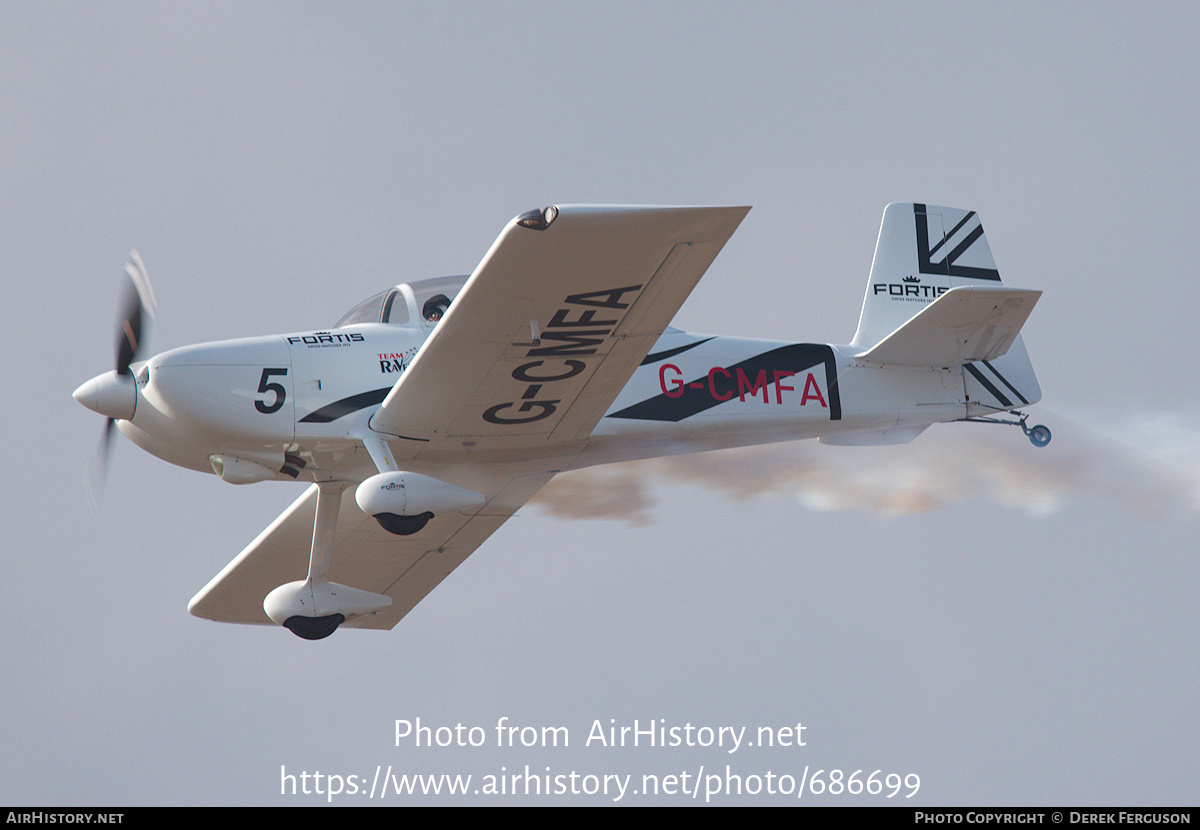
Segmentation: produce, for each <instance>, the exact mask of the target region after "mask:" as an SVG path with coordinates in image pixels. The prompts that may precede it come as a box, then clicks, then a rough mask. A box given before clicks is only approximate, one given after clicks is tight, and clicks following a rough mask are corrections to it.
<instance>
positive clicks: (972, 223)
mask: <svg viewBox="0 0 1200 830" xmlns="http://www.w3.org/2000/svg"><path fill="white" fill-rule="evenodd" d="M1000 285H1001V283H1000V272H999V271H998V270H997V269H996V262H995V260H994V259H992V251H991V248H989V247H988V243H987V237H986V236H985V235H984V233H983V223H982V222H980V220H979V216H978V214H976V213H975V211H972V210H961V209H959V208H948V207H936V206H934V205H923V204H919V203H917V204H914V203H908V202H898V203H895V204H891V205H888V206H887V208H885V209H884V212H883V222H882V224H881V225H880V227H879V240H878V242H876V243H875V259H874V260H873V261H872V263H871V276H870V278H869V279H868V281H867V292H866V296H865V297H864V298H863V306H862V313H861V315H860V316H859V320H858V331H857V332H855V335H854V340H853V341H851V343H850V345H851V346H855V347H857V348H859V349H860V350H862V353H863V356H866V355H867V354H869V353H871V352H872V350H874V349H875V347H876V346H880V344H881V343H882V342H883V341H884V340H886V339H887V338H888V336H889V335H891V334H892V333H893V332H896V331H897V329H900V328H901V327H902V326H904V324H905V323H907V322H908V321H909V320H911V319H912V318H913V317H915V316H916V315H917V314H919V313H920V312H922V311H923V310H925V309H926V308H928V307H929V305H930V304H931V303H933V302H934V301H935V300H937V299H938V298H939V297H941V296H942V295H943V294H945V293H946V292H947V291H949V290H950V289H951V288H958V287H960V286H974V287H976V288H999V287H1000ZM1028 293H1030V294H1033V292H1028ZM1021 322H1023V318H1022V320H1021ZM910 328H911V327H910ZM1016 329H1017V330H1019V329H1020V325H1019V324H1017V325H1016ZM908 333H909V332H906V334H908ZM913 333H914V334H917V333H919V332H913ZM909 345H911V344H909ZM885 350H886V347H881V348H880V350H878V351H877V352H876V354H879V353H882V352H883V351H885ZM1006 351H1007V353H1006V354H1002V355H1001V356H999V357H996V358H994V359H991V360H975V361H972V362H968V363H965V364H964V365H963V380H964V385H965V393H966V396H967V401H968V409H969V413H970V414H979V413H980V412H987V411H995V410H997V409H1016V408H1018V407H1021V406H1026V405H1028V404H1031V403H1034V402H1035V401H1037V400H1038V399H1039V398H1040V397H1041V390H1040V389H1039V387H1038V382H1037V377H1036V376H1035V375H1034V372H1033V365H1032V364H1031V363H1030V362H1029V356H1028V354H1027V353H1026V351H1025V345H1024V343H1023V342H1022V341H1021V337H1020V335H1019V334H1018V335H1016V336H1015V339H1014V340H1013V341H1012V344H1011V346H1010V347H1008V348H1007V349H1006ZM902 362H904V361H902ZM908 362H911V361H908Z"/></svg>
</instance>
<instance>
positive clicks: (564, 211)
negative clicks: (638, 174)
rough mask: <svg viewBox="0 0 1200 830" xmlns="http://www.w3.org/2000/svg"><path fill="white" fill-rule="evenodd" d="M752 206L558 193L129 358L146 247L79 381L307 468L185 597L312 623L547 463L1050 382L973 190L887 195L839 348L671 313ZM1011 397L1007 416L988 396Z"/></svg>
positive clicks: (850, 428) (467, 536)
mask: <svg viewBox="0 0 1200 830" xmlns="http://www.w3.org/2000/svg"><path fill="white" fill-rule="evenodd" d="M748 210H749V208H747V207H596V206H565V205H564V206H559V207H547V208H544V209H542V210H534V211H530V212H528V213H523V214H521V215H520V216H518V217H516V218H515V219H513V220H512V221H511V222H509V224H508V225H507V226H506V227H505V229H504V231H503V233H501V234H500V237H499V238H498V239H497V240H496V241H495V243H494V244H493V245H492V247H491V249H490V250H489V251H488V253H487V255H486V256H485V257H484V258H483V261H482V262H481V263H480V264H479V266H478V267H477V268H476V269H475V272H474V273H473V274H471V275H470V276H469V277H444V278H438V279H429V280H421V281H417V282H411V283H407V284H402V285H397V286H396V287H394V288H391V289H388V290H386V291H384V292H382V293H380V294H377V295H375V296H374V297H371V298H369V299H367V300H365V301H364V302H362V303H360V304H359V305H357V306H355V307H354V308H353V309H351V310H350V311H349V313H347V314H346V315H345V316H344V317H343V318H342V319H341V320H340V321H338V323H337V324H336V325H335V326H334V327H333V328H331V329H329V330H328V331H303V332H298V333H295V334H284V335H271V336H266V337H250V338H245V339H239V340H227V341H222V342H218V343H204V344H200V345H196V346H185V347H183V348H178V349H172V350H170V351H167V352H163V353H162V354H159V355H155V356H153V357H150V358H149V359H143V358H141V351H142V348H141V347H142V341H143V338H142V333H143V330H144V329H145V327H146V324H147V323H148V320H149V317H150V316H151V315H152V313H153V293H152V291H151V289H150V283H149V281H148V279H147V278H146V273H145V269H144V268H143V267H142V264H141V260H140V259H139V258H138V257H137V255H136V253H134V254H133V255H131V257H130V262H129V264H128V265H127V266H126V275H127V276H128V278H129V285H128V287H127V288H126V297H125V300H124V301H123V304H122V313H123V319H122V320H121V322H120V324H119V327H118V328H119V331H118V347H117V366H116V369H115V371H112V372H106V373H104V374H102V375H99V376H97V377H95V378H93V379H92V380H90V381H88V382H87V383H85V384H83V385H82V386H80V387H79V389H77V390H76V391H75V393H74V396H75V399H76V400H77V401H79V403H81V404H83V405H84V406H86V407H88V408H89V409H92V410H94V411H96V412H98V413H100V414H101V415H104V416H106V417H107V418H108V424H107V427H106V429H105V433H104V437H103V442H102V455H101V458H102V459H103V458H106V457H107V453H108V447H109V442H110V439H111V435H112V427H113V426H114V425H115V426H116V428H117V429H119V430H120V431H121V432H122V433H124V434H125V435H126V436H127V437H128V438H129V439H130V440H132V441H133V442H134V443H135V444H137V445H138V446H140V447H142V448H143V449H144V450H146V451H147V452H150V453H152V454H154V455H156V456H158V457H159V458H162V459H164V460H166V461H169V462H171V463H172V464H178V465H179V466H181V467H188V468H191V469H194V470H200V471H203V472H215V473H216V474H217V475H218V476H219V477H220V478H221V479H223V480H224V481H227V482H230V483H232V484H247V483H251V482H256V481H305V482H309V483H310V486H309V487H308V489H307V490H306V491H305V493H304V494H303V495H302V496H300V497H299V498H298V499H297V500H296V501H295V502H294V503H293V504H292V505H291V506H290V507H289V508H288V509H287V510H285V511H284V512H283V514H282V515H281V516H279V518H277V519H276V520H275V521H274V522H272V523H271V524H270V526H269V527H267V529H266V530H264V531H263V532H262V533H261V534H259V536H258V538H257V539H255V540H254V541H253V542H251V543H250V545H249V546H248V547H246V549H245V550H243V551H242V552H241V554H239V555H238V556H237V557H236V558H235V559H234V560H233V561H232V562H230V563H229V564H228V565H227V566H226V567H225V569H224V570H222V571H221V572H220V573H219V574H217V575H216V576H215V577H214V578H213V579H212V581H211V582H209V583H208V585H206V586H205V587H204V588H203V589H202V590H201V591H200V592H199V593H198V594H196V596H195V597H194V598H193V599H192V600H191V603H190V604H189V606H188V608H189V610H190V611H191V613H192V614H195V615H196V616H199V617H204V618H207V619H210V620H218V621H221V622H231V623H248V624H267V623H270V622H272V621H273V622H275V623H278V624H280V625H283V626H285V627H287V628H288V629H290V630H291V631H292V632H294V633H295V634H297V635H299V636H301V637H304V638H307V639H320V638H322V637H327V636H329V635H330V634H332V633H333V632H334V630H336V629H337V628H338V626H344V627H348V628H377V629H390V628H392V627H393V626H395V625H396V624H397V623H398V622H399V621H400V620H401V619H402V618H403V617H404V615H405V614H407V613H408V612H409V611H410V610H411V609H412V608H413V607H414V606H415V605H416V604H417V603H418V602H420V601H421V599H422V598H423V597H424V596H425V595H426V594H428V593H429V592H430V591H432V590H433V589H434V588H435V587H436V586H437V585H438V583H439V582H441V581H442V580H443V579H445V578H446V576H447V575H449V574H450V572H451V571H453V570H454V569H455V568H456V567H457V566H458V565H459V564H460V563H461V562H462V561H463V560H465V559H466V558H467V557H468V556H469V555H470V554H471V553H472V552H473V551H474V550H475V549H476V548H477V547H479V545H480V544H482V543H483V542H484V540H485V539H487V537H488V536H490V535H491V534H492V533H493V532H494V531H495V530H496V529H497V528H499V527H500V525H502V524H503V523H504V522H505V521H506V520H507V519H508V518H509V517H510V516H512V515H513V513H514V512H515V511H516V510H517V509H518V508H519V507H521V505H523V504H524V503H525V502H526V501H528V500H529V499H530V498H531V497H532V496H533V495H534V494H536V493H537V491H538V490H540V489H541V488H542V486H543V485H544V484H546V482H547V481H549V480H550V479H551V478H552V477H553V476H554V475H555V474H557V473H560V472H564V471H568V470H576V469H580V468H582V467H587V466H591V465H594V464H606V463H610V462H617V461H627V460H632V459H640V458H649V457H654V456H660V455H668V454H675V453H684V452H696V451H702V450H713V449H721V448H727V447H736V446H743V445H751V444H763V443H769V442H774V441H790V440H794V439H799V438H818V439H819V440H820V441H821V442H822V443H825V444H842V445H846V444H850V445H869V444H899V443H907V442H909V441H911V440H913V438H915V437H916V436H917V435H919V434H920V433H921V432H922V431H923V430H924V429H926V428H927V427H928V426H929V425H931V424H935V423H941V422H946V421H964V420H968V421H978V420H985V421H990V422H999V423H1010V424H1017V425H1019V426H1021V427H1022V429H1024V430H1025V433H1026V434H1027V435H1028V436H1029V438H1030V439H1031V440H1032V441H1033V443H1034V444H1035V445H1038V446H1043V445H1045V444H1046V443H1047V442H1049V440H1050V431H1049V430H1048V429H1046V428H1045V427H1044V426H1034V427H1027V426H1026V424H1025V420H1026V416H1024V415H1022V413H1020V412H1019V411H1018V409H1019V408H1020V407H1023V406H1027V405H1030V404H1033V403H1035V402H1036V401H1038V399H1039V398H1040V397H1041V390H1040V389H1039V387H1038V383H1037V378H1036V377H1035V376H1034V372H1033V367H1032V365H1031V364H1030V362H1029V357H1028V355H1027V354H1026V351H1025V347H1024V345H1023V344H1022V342H1021V338H1020V334H1019V332H1020V329H1021V327H1022V325H1024V323H1025V320H1026V318H1027V317H1028V316H1029V313H1030V311H1031V310H1032V309H1033V306H1034V304H1035V303H1036V302H1037V299H1038V297H1039V296H1041V292H1040V291H1031V290H1027V289H1019V288H1005V287H1003V286H1002V285H1001V282H1000V275H999V273H998V272H997V270H996V264H995V262H994V261H993V260H992V254H991V251H990V249H989V247H988V244H987V240H986V238H985V237H984V233H983V227H982V225H981V224H980V220H979V217H978V216H976V214H975V213H974V212H970V211H964V210H957V209H953V208H944V207H933V206H926V205H923V204H893V205H889V206H888V207H887V209H886V210H885V211H884V214H883V223H882V226H881V227H880V231H879V240H878V242H877V244H876V248H875V259H874V262H873V263H872V265H871V273H870V278H869V280H868V282H867V290H866V297H865V298H864V300H863V306H862V314H861V316H860V318H859V321H858V331H857V332H856V333H855V335H854V339H853V340H851V341H850V343H849V344H847V345H840V346H839V345H823V344H813V343H787V342H770V341H763V340H750V339H744V338H738V337H713V336H702V335H694V334H688V333H687V332H683V331H680V330H678V329H675V328H671V327H670V326H669V325H668V323H670V321H671V319H672V317H673V316H674V315H675V313H676V311H677V310H678V309H679V307H680V305H682V303H683V301H684V300H685V299H686V298H687V296H688V295H689V294H690V293H691V291H692V289H693V288H694V287H695V285H696V283H697V281H698V280H699V279H700V277H701V276H702V275H703V274H704V272H705V270H707V268H708V266H709V264H710V263H712V261H713V259H714V258H715V257H716V256H717V254H718V253H719V252H720V250H721V248H722V247H723V246H724V244H725V242H726V241H727V240H728V239H729V237H730V236H731V235H732V234H733V232H734V230H736V229H737V227H738V225H739V224H740V223H741V221H742V218H743V217H744V216H745V215H746V213H747V211H748ZM1007 413H1013V414H1015V415H1016V416H1017V417H1018V418H1019V420H1014V419H1011V418H1004V417H998V416H1003V415H1004V414H1007Z"/></svg>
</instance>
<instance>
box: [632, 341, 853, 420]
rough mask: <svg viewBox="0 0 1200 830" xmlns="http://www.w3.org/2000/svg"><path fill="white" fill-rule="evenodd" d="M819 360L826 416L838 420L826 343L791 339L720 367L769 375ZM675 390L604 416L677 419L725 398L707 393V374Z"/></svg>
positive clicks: (834, 366) (834, 381)
mask: <svg viewBox="0 0 1200 830" xmlns="http://www.w3.org/2000/svg"><path fill="white" fill-rule="evenodd" d="M821 364H824V365H825V385H826V389H827V393H828V395H829V420H831V421H840V420H841V418H842V400H841V395H840V394H839V392H838V385H837V364H836V362H835V360H834V357H833V349H831V348H830V347H829V346H823V345H817V344H815V343H792V344H791V345H788V346H781V347H779V348H778V349H771V350H770V351H767V352H763V353H762V354H759V355H755V356H754V357H751V358H749V359H747V360H743V361H742V362H740V363H735V364H733V365H731V366H724V367H722V368H724V369H725V371H726V372H728V373H729V374H730V375H732V376H736V374H737V371H738V370H739V369H741V370H742V372H744V373H745V374H746V375H747V376H749V377H757V376H758V373H759V371H762V370H766V372H767V376H768V377H770V376H771V374H772V373H773V372H775V371H776V370H779V371H784V372H793V373H794V374H796V375H799V374H800V373H801V372H803V371H806V370H808V369H811V368H813V367H814V366H819V365H821ZM679 391H680V394H679V395H677V396H675V397H671V396H670V395H667V394H666V393H665V392H664V393H662V394H659V395H655V396H654V397H652V398H647V399H646V400H644V401H642V402H641V403H635V404H634V405H633V406H627V407H625V408H624V409H622V410H621V411H620V412H614V413H612V414H611V415H609V416H608V417H609V418H629V419H633V420H639V421H673V422H679V421H682V420H684V419H685V418H690V417H691V416H692V415H696V414H697V413H700V412H704V411H705V410H708V409H712V408H713V407H714V406H717V405H718V404H721V403H724V402H725V401H721V400H718V399H716V398H714V397H713V396H712V394H711V393H710V390H709V389H708V375H701V376H700V377H698V378H695V379H693V380H692V381H691V382H688V383H684V384H683V385H682V386H681V387H680V390H679ZM734 399H739V400H740V396H738V395H737V394H736V393H735V394H734V395H733V397H731V398H729V400H734Z"/></svg>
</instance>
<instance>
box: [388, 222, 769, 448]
mask: <svg viewBox="0 0 1200 830" xmlns="http://www.w3.org/2000/svg"><path fill="white" fill-rule="evenodd" d="M748 210H749V208H748V207H700V208H695V207H637V208H629V207H584V206H563V207H557V208H556V207H550V208H546V209H545V210H543V211H533V212H531V213H528V214H524V215H522V216H519V217H517V218H516V219H514V220H513V221H512V222H510V223H509V225H508V226H507V227H506V228H505V230H504V232H503V233H501V235H500V237H499V238H498V239H497V240H496V242H495V243H494V244H493V245H492V247H491V250H489V251H488V253H487V255H486V256H485V257H484V258H483V261H482V262H481V263H480V264H479V267H478V268H476V269H475V273H474V274H472V275H471V278H470V280H468V281H467V284H466V285H465V286H464V287H463V290H462V291H461V292H460V293H459V295H458V297H457V298H456V299H455V301H454V303H453V304H452V305H451V306H450V310H449V311H448V312H447V314H446V316H445V318H444V319H443V320H442V321H441V322H440V323H439V324H438V327H437V329H435V330H434V332H433V334H432V335H430V337H429V339H428V340H427V341H426V342H425V344H424V346H423V347H422V348H421V351H420V352H419V353H418V354H417V356H416V358H414V360H413V362H412V365H411V366H409V368H408V369H407V370H406V371H405V372H404V374H403V375H402V376H401V378H400V380H399V381H397V382H396V385H395V386H394V387H393V388H392V391H391V392H390V393H389V394H388V396H387V398H386V399H385V400H384V402H383V406H382V408H381V409H380V410H379V412H378V413H376V414H375V416H374V417H373V418H372V420H371V428H372V429H374V430H376V431H378V432H382V433H386V434H388V435H393V436H398V437H401V438H408V439H413V440H415V441H416V442H419V443H423V444H425V445H427V446H426V447H423V448H422V447H415V446H413V447H410V449H411V450H412V452H413V453H414V454H416V453H420V454H427V453H428V452H429V451H430V450H433V451H436V450H437V449H438V448H440V447H449V448H452V449H455V450H459V451H461V448H462V446H463V445H464V444H466V443H467V442H469V445H468V446H470V447H471V448H472V449H473V451H475V452H479V451H482V450H485V449H500V450H508V449H515V448H517V447H527V446H529V445H530V444H533V445H536V444H539V443H540V444H542V445H543V446H544V445H545V443H546V442H547V441H549V440H553V441H556V442H571V441H578V440H582V439H584V438H587V436H588V435H590V434H591V431H592V428H593V427H595V425H596V423H597V422H598V421H599V420H600V418H601V417H602V416H603V414H604V411H605V410H606V409H607V408H608V406H609V405H610V404H611V403H612V401H613V400H614V399H615V398H616V396H617V394H618V393H619V392H620V390H621V389H622V388H623V387H624V385H625V383H626V382H627V381H628V380H629V378H630V376H631V375H632V374H633V371H634V370H635V369H636V368H637V366H638V364H639V363H640V362H641V360H642V358H644V357H645V356H646V354H647V352H649V350H650V347H651V346H652V345H653V344H654V342H655V340H657V339H658V337H659V335H660V334H662V332H663V329H665V328H666V326H667V324H668V323H670V322H671V319H672V318H673V317H674V316H675V312H676V311H678V309H679V307H680V305H682V304H683V301H684V300H685V299H686V298H687V296H688V294H690V293H691V291H692V288H694V287H695V285H696V282H697V281H698V280H699V279H700V277H701V276H702V275H703V274H704V272H705V271H706V270H707V269H708V266H709V264H710V263H711V262H712V261H713V259H714V258H715V257H716V255H717V254H718V253H719V252H720V250H721V248H722V247H723V246H724V244H725V242H726V240H728V239H729V237H730V236H731V235H732V234H733V232H734V231H735V230H736V229H737V226H738V224H740V223H741V221H742V218H743V217H744V216H745V215H746V212H747V211H748ZM408 457H409V458H411V457H413V456H412V455H409V456H408Z"/></svg>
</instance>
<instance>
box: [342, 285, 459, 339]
mask: <svg viewBox="0 0 1200 830" xmlns="http://www.w3.org/2000/svg"><path fill="white" fill-rule="evenodd" d="M468 276H469V275H467V274H459V275H457V276H451V277H433V278H431V279H427V280H416V281H414V282H409V283H401V284H400V285H397V286H396V287H395V288H389V289H387V290H385V291H380V292H379V293H378V294H375V295H373V296H370V297H368V298H367V299H365V300H363V301H362V302H361V303H359V304H358V305H356V306H354V308H352V309H350V310H349V311H347V312H346V313H345V314H344V315H342V318H341V319H340V320H338V321H337V323H336V324H335V325H334V328H339V329H340V328H344V327H346V326H353V325H355V324H358V323H388V324H390V325H396V326H405V325H408V326H412V325H423V326H430V327H431V326H433V325H435V324H436V323H437V321H438V320H440V319H441V318H442V315H443V314H445V312H446V309H447V308H449V306H450V303H451V302H453V301H454V298H455V297H456V296H458V292H459V291H461V290H462V287H463V285H465V284H466V282H467V279H468Z"/></svg>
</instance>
